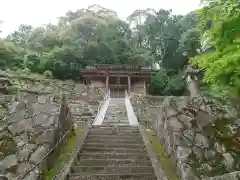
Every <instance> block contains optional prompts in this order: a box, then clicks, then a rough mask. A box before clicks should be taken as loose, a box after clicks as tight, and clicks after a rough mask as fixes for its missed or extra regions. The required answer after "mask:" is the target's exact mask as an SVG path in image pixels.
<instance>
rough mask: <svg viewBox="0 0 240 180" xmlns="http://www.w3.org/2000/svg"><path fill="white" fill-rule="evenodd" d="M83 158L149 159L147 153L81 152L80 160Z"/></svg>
mask: <svg viewBox="0 0 240 180" xmlns="http://www.w3.org/2000/svg"><path fill="white" fill-rule="evenodd" d="M80 158H83V159H129V158H132V159H143V160H148V159H149V157H148V155H147V153H98V152H97V153H80V154H78V160H79V159H80Z"/></svg>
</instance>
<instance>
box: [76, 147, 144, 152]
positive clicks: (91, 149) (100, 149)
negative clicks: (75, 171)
mask: <svg viewBox="0 0 240 180" xmlns="http://www.w3.org/2000/svg"><path fill="white" fill-rule="evenodd" d="M145 152H146V149H145V148H144V149H143V148H139V149H136V148H127V149H126V148H122V147H121V148H105V147H86V146H85V147H83V148H82V150H81V153H145Z"/></svg>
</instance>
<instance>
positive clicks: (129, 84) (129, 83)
mask: <svg viewBox="0 0 240 180" xmlns="http://www.w3.org/2000/svg"><path fill="white" fill-rule="evenodd" d="M130 93H131V78H130V76H128V94H130Z"/></svg>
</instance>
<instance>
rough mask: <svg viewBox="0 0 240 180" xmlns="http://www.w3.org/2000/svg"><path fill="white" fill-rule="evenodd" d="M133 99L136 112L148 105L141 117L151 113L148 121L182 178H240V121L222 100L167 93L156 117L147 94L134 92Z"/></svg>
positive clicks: (200, 179) (196, 179) (220, 179)
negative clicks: (220, 101)
mask: <svg viewBox="0 0 240 180" xmlns="http://www.w3.org/2000/svg"><path fill="white" fill-rule="evenodd" d="M136 99H138V103H136V102H137V100H136ZM132 103H133V105H134V106H135V112H136V111H139V109H140V111H141V108H142V109H143V107H144V108H145V109H146V110H145V111H144V113H142V114H143V115H144V116H142V117H141V119H140V121H143V118H147V117H148V115H151V118H152V119H153V120H150V122H148V124H150V125H149V126H151V127H152V128H153V130H154V131H155V132H156V134H157V138H158V140H159V143H160V144H162V145H163V147H164V148H165V150H166V152H168V154H169V155H171V157H172V159H173V161H174V162H175V163H176V166H177V169H178V171H179V172H178V174H179V176H180V179H182V180H230V179H231V180H239V179H240V173H239V171H240V150H239V149H240V121H239V119H238V118H234V116H233V114H232V113H231V115H230V114H229V112H227V110H226V108H225V107H222V105H221V104H219V103H217V102H215V101H212V100H209V99H206V98H201V97H200V98H194V99H191V98H189V97H165V99H164V101H163V103H162V104H161V106H160V107H158V108H157V109H158V110H156V111H157V114H158V115H157V118H156V119H154V118H155V117H156V116H155V115H153V113H151V108H152V107H151V105H150V104H147V103H148V102H147V101H146V100H145V97H141V98H139V97H136V95H135V96H132ZM159 103H160V101H159ZM147 112H148V115H146V113H147ZM146 121H148V119H146Z"/></svg>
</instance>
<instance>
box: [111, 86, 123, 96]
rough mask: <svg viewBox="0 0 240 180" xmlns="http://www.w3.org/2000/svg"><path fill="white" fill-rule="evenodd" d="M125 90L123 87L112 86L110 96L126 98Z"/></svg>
mask: <svg viewBox="0 0 240 180" xmlns="http://www.w3.org/2000/svg"><path fill="white" fill-rule="evenodd" d="M125 90H126V89H125V88H123V87H117V88H110V96H111V98H124V97H125Z"/></svg>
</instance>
